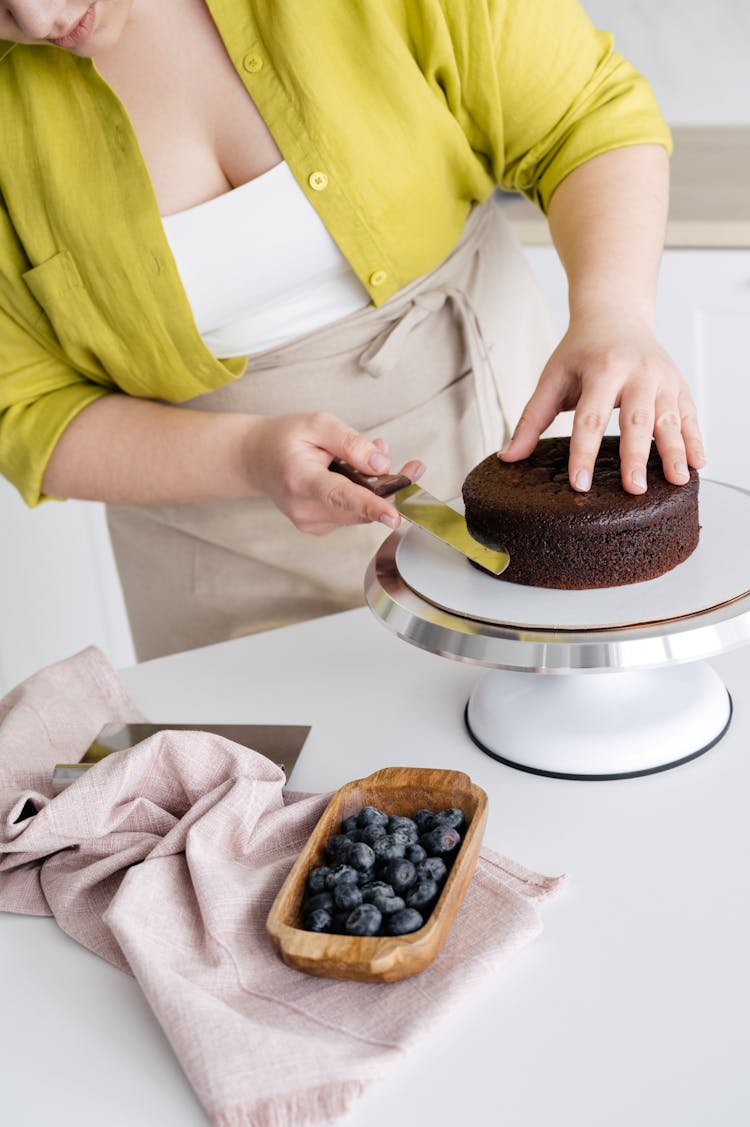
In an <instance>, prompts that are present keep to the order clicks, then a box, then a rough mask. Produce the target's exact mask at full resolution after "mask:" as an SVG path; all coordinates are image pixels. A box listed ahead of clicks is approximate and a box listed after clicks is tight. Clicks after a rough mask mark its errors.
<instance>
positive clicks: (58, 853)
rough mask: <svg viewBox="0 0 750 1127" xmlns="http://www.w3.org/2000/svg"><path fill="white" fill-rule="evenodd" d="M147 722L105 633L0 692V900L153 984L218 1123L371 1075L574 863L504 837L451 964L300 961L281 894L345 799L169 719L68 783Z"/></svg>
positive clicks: (301, 1106) (519, 941)
mask: <svg viewBox="0 0 750 1127" xmlns="http://www.w3.org/2000/svg"><path fill="white" fill-rule="evenodd" d="M139 719H142V717H141V716H140V713H139V710H138V709H137V708H136V706H135V704H134V703H133V701H132V700H131V699H130V698H129V696H128V693H127V691H126V688H125V686H124V684H123V682H122V681H121V679H120V678H119V676H118V675H117V673H116V672H115V670H114V669H113V668H112V667H111V666H110V665H109V663H108V662H107V660H106V658H105V657H104V656H103V654H101V653H100V652H99V651H98V650H97V649H95V648H93V647H92V648H89V649H87V650H84V651H83V652H82V653H80V654H78V655H76V656H74V657H72V658H69V659H68V660H66V661H63V662H61V663H59V664H57V665H54V666H50V667H49V668H47V669H44V670H42V671H41V672H39V673H37V674H35V675H34V676H33V677H31V678H30V679H29V680H28V681H26V682H24V683H23V684H21V685H20V686H18V687H17V688H16V689H14V690H13V691H12V692H11V693H10V694H9V695H8V696H6V697H5V698H4V699H3V700H2V701H1V702H0V909H2V910H5V911H10V912H22V913H29V914H37V915H54V916H55V918H56V920H57V922H58V923H59V925H60V927H61V928H63V930H64V931H66V932H67V933H68V934H69V935H71V936H73V938H75V939H76V940H78V941H79V942H80V943H82V944H83V945H84V946H85V947H88V948H90V949H91V950H92V951H95V952H96V953H97V954H99V955H101V956H102V957H103V958H105V959H107V960H109V962H111V963H114V964H115V965H116V966H118V967H121V968H122V969H123V970H125V971H129V972H130V973H131V974H133V975H134V976H135V978H136V979H137V981H138V983H139V984H140V986H141V987H142V989H143V991H144V994H145V996H146V998H147V999H148V1001H149V1004H150V1005H151V1007H152V1008H153V1010H154V1013H155V1014H156V1017H157V1018H158V1020H159V1022H160V1023H161V1025H162V1028H163V1029H164V1032H165V1034H166V1036H167V1037H168V1039H169V1041H170V1042H171V1044H172V1046H173V1048H174V1050H175V1052H176V1054H177V1057H178V1058H179V1060H180V1062H181V1064H182V1067H183V1069H184V1070H185V1073H186V1075H187V1077H188V1079H189V1080H190V1082H191V1083H192V1085H193V1087H194V1088H195V1091H196V1093H197V1095H198V1097H199V1099H200V1100H201V1102H202V1104H203V1106H204V1108H205V1109H206V1112H207V1114H208V1117H209V1119H210V1121H211V1122H212V1123H214V1124H217V1125H220V1127H240V1125H242V1127H245V1125H247V1127H249V1125H252V1127H256V1125H257V1127H283V1125H285V1124H290V1125H292V1124H294V1125H302V1124H313V1123H319V1122H321V1121H322V1120H324V1119H327V1118H335V1117H337V1116H339V1115H342V1114H344V1113H345V1112H346V1111H347V1110H348V1108H349V1107H350V1105H351V1103H352V1101H353V1100H354V1098H355V1097H356V1096H357V1095H358V1094H360V1093H361V1092H362V1091H363V1090H364V1089H365V1088H366V1087H367V1085H368V1084H370V1083H371V1082H372V1081H373V1080H375V1079H376V1078H378V1077H380V1076H382V1075H383V1074H384V1073H385V1072H386V1071H387V1069H388V1067H389V1064H390V1063H391V1062H393V1061H395V1060H397V1059H400V1058H401V1057H402V1056H403V1054H404V1052H405V1050H406V1049H408V1047H409V1046H410V1045H411V1044H413V1043H414V1042H415V1041H416V1040H417V1039H418V1038H419V1037H421V1036H422V1035H424V1034H425V1033H426V1032H427V1031H429V1030H430V1029H432V1028H433V1027H434V1025H435V1023H436V1021H437V1020H438V1019H440V1018H442V1017H444V1016H446V1015H447V1014H448V1013H449V1012H451V1011H452V1010H453V1008H454V1007H455V1005H456V1003H457V1002H458V1000H459V999H460V998H461V997H462V995H463V994H464V993H465V992H466V991H467V990H470V989H471V988H472V987H473V986H474V985H475V984H479V983H480V982H482V983H486V980H487V976H488V974H489V973H491V972H492V970H493V969H494V968H496V967H498V966H499V965H500V964H501V963H503V961H504V960H505V959H506V958H507V957H508V956H509V955H510V954H511V953H512V952H514V951H516V950H517V949H518V948H519V947H521V946H522V945H523V944H525V943H527V942H528V941H529V940H530V939H532V938H533V937H534V936H536V935H537V934H538V932H539V931H540V929H541V924H540V919H539V913H538V910H537V907H536V905H537V902H538V901H540V900H542V899H544V898H545V897H547V896H549V895H550V894H551V893H552V892H553V891H554V890H555V889H556V888H557V887H558V886H559V884H560V881H561V879H562V878H554V879H553V878H547V877H543V876H540V875H538V874H536V873H531V872H529V871H527V870H526V869H524V868H522V867H521V866H519V865H517V864H515V863H514V862H512V861H508V860H507V859H505V858H503V857H500V856H498V855H497V854H496V853H493V852H492V851H491V850H489V849H486V848H485V849H484V850H483V851H482V854H481V857H480V860H479V863H478V866H477V870H476V874H475V876H474V878H473V880H472V882H471V884H470V886H469V889H468V891H467V893H466V896H465V899H464V902H463V905H462V907H461V909H460V912H459V915H458V923H457V926H455V927H454V929H453V931H452V933H451V935H450V937H449V939H448V940H447V942H446V944H445V946H444V948H443V950H442V952H441V953H440V955H439V957H438V958H437V960H436V961H435V962H434V963H433V964H432V965H431V966H430V967H428V968H427V969H426V970H424V971H422V972H421V973H420V974H419V975H417V976H415V977H414V978H409V979H405V980H403V981H401V982H396V983H390V984H388V985H382V984H377V983H376V984H373V983H356V982H345V981H338V980H331V979H322V978H314V977H312V976H309V975H306V974H303V973H301V972H300V971H297V970H293V969H291V968H289V967H287V966H285V965H284V964H283V963H282V962H281V960H280V959H279V957H278V956H277V954H276V953H275V951H274V949H273V947H272V945H271V943H270V940H269V939H268V937H267V935H266V931H265V920H266V916H267V914H268V911H269V909H270V907H271V904H272V902H273V899H274V896H275V895H276V892H277V891H278V889H279V887H280V886H281V883H282V881H283V880H284V877H285V876H286V874H287V873H288V871H289V869H290V868H291V866H292V864H293V862H294V860H295V858H296V857H297V855H298V854H299V851H300V850H301V848H302V846H303V845H304V843H305V841H306V840H307V837H308V836H309V834H310V831H311V830H312V828H313V826H314V825H315V823H316V821H317V820H318V818H319V817H320V815H321V813H322V812H323V810H324V808H325V805H326V803H327V801H328V798H329V797H330V796H329V795H297V794H292V793H290V792H288V791H286V790H285V787H284V782H285V779H284V774H283V772H282V771H281V769H280V768H278V767H277V766H276V765H275V764H273V763H272V762H270V760H268V759H266V758H265V757H264V756H262V755H259V754H257V753H256V752H252V751H248V749H247V748H245V747H240V746H239V745H237V744H234V743H232V742H231V741H229V740H226V739H223V738H220V737H218V736H213V735H210V734H207V733H205V732H185V731H177V732H163V733H161V734H159V735H156V736H152V737H150V738H149V739H146V740H144V741H143V742H142V743H140V744H138V745H137V746H136V747H134V748H132V749H129V750H128V751H122V752H116V753H114V754H112V755H110V756H109V757H107V758H106V759H104V760H102V761H101V762H100V763H98V764H97V765H96V766H95V767H93V768H90V769H89V770H88V771H87V772H86V774H85V775H84V776H83V777H82V778H80V779H79V780H78V781H76V782H75V783H73V784H72V785H71V786H69V787H68V788H67V789H66V790H64V791H63V792H62V793H61V794H59V795H57V796H54V797H53V795H52V788H51V778H52V769H53V767H54V765H55V763H57V762H75V761H77V760H79V759H80V758H81V756H82V755H83V753H84V752H85V750H86V749H87V747H88V746H89V744H90V743H91V742H92V741H93V740H94V739H96V737H97V736H98V735H100V734H101V733H102V732H103V731H104V730H106V729H108V728H109V729H111V728H112V726H114V727H119V726H121V725H122V724H124V723H126V722H129V721H133V720H139Z"/></svg>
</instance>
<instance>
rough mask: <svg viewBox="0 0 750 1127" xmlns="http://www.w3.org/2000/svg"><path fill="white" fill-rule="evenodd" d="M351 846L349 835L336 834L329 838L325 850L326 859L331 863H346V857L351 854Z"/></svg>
mask: <svg viewBox="0 0 750 1127" xmlns="http://www.w3.org/2000/svg"><path fill="white" fill-rule="evenodd" d="M351 847H352V843H351V841H350V840H349V838H348V837H345V836H344V834H335V835H334V836H333V837H331V838H329V839H328V841H327V842H326V846H325V849H324V850H323V852H324V854H325V859H326V861H328V863H329V864H330V865H344V864H346V859H347V857H348V856H349V850H350V849H351Z"/></svg>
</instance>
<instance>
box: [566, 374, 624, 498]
mask: <svg viewBox="0 0 750 1127" xmlns="http://www.w3.org/2000/svg"><path fill="white" fill-rule="evenodd" d="M614 405H615V400H614V396H613V395H612V394H611V393H610V394H605V390H604V388H603V387H602V386H599V387H597V389H596V394H590V395H587V396H586V397H582V398H581V399H580V400H579V403H578V406H577V407H576V410H575V414H574V415H573V431H572V433H571V436H570V458H569V461H568V479H569V481H570V484H571V486H572V487H573V489H575V490H576V491H577V492H579V493H586V492H588V490H589V489H590V488H591V480H592V478H593V476H594V465H595V463H596V456H597V454H598V453H599V447H600V446H601V443H602V437H603V435H604V432H605V430H606V429H607V424H608V423H609V420H610V418H611V416H612V410H613V408H614Z"/></svg>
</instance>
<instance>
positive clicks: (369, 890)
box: [362, 880, 395, 900]
mask: <svg viewBox="0 0 750 1127" xmlns="http://www.w3.org/2000/svg"><path fill="white" fill-rule="evenodd" d="M376 896H395V893H394V891H393V889H392V888H391V886H390V885H389V884H387V883H386V882H385V881H383V880H371V881H368V882H367V884H363V885H362V899H363V900H374V899H375V897H376Z"/></svg>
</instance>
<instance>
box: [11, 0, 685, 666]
mask: <svg viewBox="0 0 750 1127" xmlns="http://www.w3.org/2000/svg"><path fill="white" fill-rule="evenodd" d="M0 37H2V39H3V40H5V42H4V43H3V44H0V118H1V121H0V125H1V128H2V136H3V139H4V140H3V151H2V155H0V177H1V180H2V183H1V185H0V186H1V187H2V193H3V195H2V199H3V205H4V206H3V209H2V210H1V211H0V232H1V234H0V409H2V415H0V469H1V470H2V472H3V473H4V474H5V475H6V476H7V477H8V478H9V479H10V480H11V481H13V482H14V483H15V484H16V485H17V487H18V488H19V489H20V490H21V492H22V494H23V496H24V497H25V498H26V500H27V501H28V502H29V503H30V504H35V503H37V501H38V500H39V499H40V498H43V497H78V498H84V499H98V500H103V501H106V502H107V503H108V506H109V519H110V530H111V534H112V539H113V545H114V547H115V553H116V557H117V561H118V567H119V569H120V574H121V578H122V581H123V588H124V592H125V597H126V602H127V605H128V613H129V616H130V619H131V625H132V628H133V634H134V639H135V643H136V649H137V652H138V654H139V657H141V658H144V657H151V656H155V655H157V654H160V653H166V652H170V651H174V650H178V649H182V648H187V647H190V646H195V645H200V644H205V643H207V642H212V641H217V640H220V639H222V638H226V637H229V636H232V635H235V634H242V633H247V632H249V631H251V630H258V629H264V628H268V627H271V626H276V625H281V624H282V623H284V622H289V621H295V620H300V619H304V618H309V617H311V616H315V615H318V614H322V613H326V612H329V611H333V610H339V609H344V608H345V607H348V606H352V605H356V604H357V603H358V602H361V597H362V596H361V584H362V574H363V571H364V567H365V564H366V561H367V559H368V558H369V557H370V555H371V554H372V551H373V550H374V547H375V546H376V544H377V542H378V540H379V539H380V538H382V535H384V534H385V532H386V529H384V528H383V525H385V526H387V527H388V528H391V527H396V526H397V524H398V520H399V518H398V515H397V513H396V512H395V510H394V509H393V507H392V506H391V505H390V503H389V502H388V501H387V500H383V499H378V498H376V497H374V496H372V495H371V494H369V493H368V492H367V491H365V490H362V489H360V488H358V487H357V486H355V485H353V484H352V483H351V482H349V481H346V480H345V479H343V478H342V477H341V476H340V475H335V474H332V473H330V472H329V471H328V468H327V467H328V465H329V464H330V461H331V459H332V457H334V456H337V457H343V458H345V459H346V460H347V461H349V462H351V463H352V464H353V465H355V466H356V467H357V468H358V469H361V470H363V471H365V472H376V473H377V472H384V471H386V470H387V469H389V468H390V467H391V464H392V462H393V464H394V465H398V466H400V467H402V468H403V471H404V472H406V473H407V474H410V475H411V476H413V477H416V476H418V475H419V474H420V473H421V470H422V467H423V462H427V464H428V465H429V468H430V480H429V484H430V487H431V488H432V490H433V492H435V493H438V494H442V495H443V496H446V497H450V496H454V495H456V494H457V492H458V490H459V487H460V483H461V481H462V479H463V476H464V475H465V473H466V471H467V470H468V469H469V468H470V467H471V466H472V465H473V464H475V463H476V462H477V461H478V460H479V459H480V458H481V457H483V456H484V455H485V454H487V453H488V452H489V451H490V450H491V449H496V448H497V447H498V446H499V445H500V444H501V443H505V448H504V451H503V454H502V456H503V457H505V458H508V459H517V458H522V457H524V456H526V455H527V454H528V453H529V452H530V451H531V450H532V449H533V447H534V445H535V443H536V441H537V439H538V437H539V435H540V433H541V432H542V431H543V430H545V428H547V427H548V426H549V425H550V424H551V423H552V422H553V420H554V419H555V418H556V416H557V415H558V414H559V413H560V412H561V411H565V410H574V412H575V413H574V417H573V429H572V442H571V460H570V480H571V484H572V485H573V487H574V488H576V489H579V490H582V491H585V490H586V489H587V488H588V487H589V484H590V480H591V473H592V469H593V465H594V461H595V458H596V453H597V450H598V448H599V443H600V440H601V436H602V433H603V431H604V429H605V427H606V425H607V422H608V420H609V417H610V415H611V412H612V409H613V408H615V407H619V409H620V427H621V462H622V478H623V486H624V488H625V489H626V490H629V491H631V492H642V491H643V490H645V489H646V488H647V482H646V479H645V464H646V459H647V454H648V449H649V447H650V443H651V439H652V435H653V437H654V438H655V440H656V443H657V446H658V449H659V452H660V454H661V457H662V461H663V465H664V472H665V475H666V476H667V478H668V479H669V480H670V481H672V482H674V483H675V484H680V483H682V482H684V481H686V480H687V476H688V472H687V470H688V466H689V465H692V466H696V467H698V466H701V465H703V463H704V459H703V454H702V450H701V439H700V433H699V429H698V425H697V422H696V418H695V409H694V406H693V403H692V400H691V397H690V394H689V392H688V390H687V388H686V385H685V383H684V381H683V380H682V378H681V377H680V375H679V373H678V372H677V371H676V370H675V368H674V366H673V365H672V364H671V362H670V361H669V359H668V358H667V357H666V356H665V355H664V353H663V351H662V350H661V348H660V347H659V345H658V343H657V341H656V340H655V338H654V335H653V327H652V319H653V305H654V295H655V288H656V278H657V271H658V263H659V258H660V252H661V246H662V241H663V232H664V226H665V219H666V209H667V196H668V157H667V152H668V148H669V134H668V130H667V129H666V126H665V125H664V122H663V120H662V119H661V117H660V115H659V113H658V110H657V108H656V106H655V103H654V101H653V98H652V96H651V93H650V90H649V88H648V86H647V84H646V83H645V81H644V80H643V79H642V78H640V76H638V75H637V74H636V73H635V72H634V71H633V70H632V68H630V67H629V65H628V64H627V63H626V62H625V61H624V60H622V59H621V58H620V57H619V56H617V55H616V54H615V53H614V51H613V49H612V44H611V39H610V37H609V36H607V35H604V34H602V33H599V32H596V31H595V30H594V29H593V27H592V26H591V24H590V23H589V21H588V19H587V18H586V16H585V14H584V13H583V11H582V10H581V8H580V7H579V5H578V4H577V3H576V0H498V2H496V3H492V2H490V0H485V2H478V3H471V4H468V3H451V4H443V3H440V2H439V0H411V2H408V0H402V2H401V3H398V2H396V0H382V2H381V0H379V2H378V3H375V2H372V3H368V2H365V0H362V2H360V3H352V2H351V0H325V2H324V3H321V4H316V5H309V4H303V3H302V2H301V0H299V2H297V0H288V2H282V0H280V2H278V3H273V4H272V3H261V2H259V0H210V2H206V0H159V2H158V3H156V2H155V0H98V2H97V3H94V4H89V5H87V4H86V3H85V0H6V2H0ZM498 184H500V185H502V186H503V187H504V188H506V189H510V190H514V191H523V192H525V193H526V194H527V195H528V196H529V197H530V198H532V199H534V200H535V201H536V202H537V203H538V204H539V205H540V206H541V207H542V208H544V209H545V210H546V211H547V213H548V217H549V222H550V228H551V231H552V236H553V239H554V242H555V245H556V247H557V249H558V252H559V254H560V257H561V259H562V262H563V265H564V267H565V269H566V272H567V276H568V280H569V289H570V325H569V328H568V332H567V333H566V335H565V337H564V339H563V340H562V342H561V343H560V344H559V345H558V347H557V348H555V349H554V351H553V352H552V356H551V358H549V352H550V351H551V349H552V347H553V341H552V337H551V335H550V331H549V328H548V326H547V323H546V320H545V317H544V313H543V310H542V307H541V304H540V302H539V299H538V296H537V295H536V293H535V291H534V288H533V285H532V283H531V281H530V278H529V275H528V271H527V270H526V269H525V266H524V263H523V258H522V255H521V254H520V251H519V248H518V247H517V245H516V243H515V241H514V240H513V238H512V237H511V235H510V234H509V232H508V229H507V225H506V224H505V223H504V220H503V219H502V216H501V214H500V212H499V209H498V208H497V207H496V206H495V205H494V203H493V202H492V193H493V190H494V188H495V186H496V185H498ZM545 361H546V363H545ZM540 371H541V377H539V378H538V383H537V377H538V373H539V372H540ZM535 385H536V386H535ZM186 408H187V409H186ZM515 420H518V422H517V424H516V426H515V430H514V432H513V435H512V438H511V439H510V441H508V438H509V434H510V426H511V424H512V423H513V422H514V421H515ZM415 454H418V455H419V457H420V461H416V460H414V455H415ZM290 522H291V523H290ZM334 530H335V534H334V535H332V536H326V537H323V538H322V539H321V537H320V535H316V536H312V537H310V536H307V537H303V536H301V535H299V533H300V532H306V533H314V534H322V533H328V532H334Z"/></svg>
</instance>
